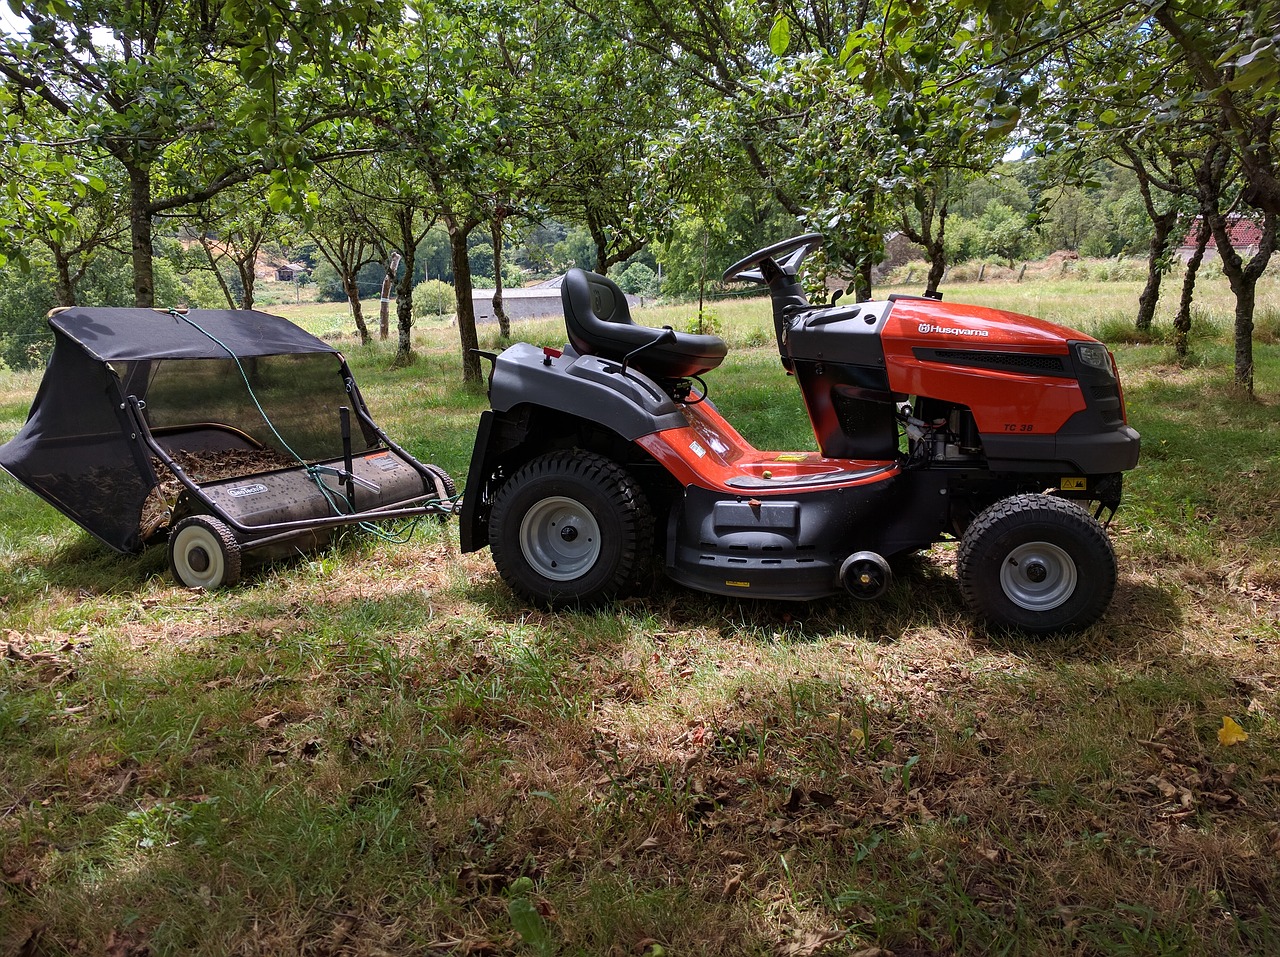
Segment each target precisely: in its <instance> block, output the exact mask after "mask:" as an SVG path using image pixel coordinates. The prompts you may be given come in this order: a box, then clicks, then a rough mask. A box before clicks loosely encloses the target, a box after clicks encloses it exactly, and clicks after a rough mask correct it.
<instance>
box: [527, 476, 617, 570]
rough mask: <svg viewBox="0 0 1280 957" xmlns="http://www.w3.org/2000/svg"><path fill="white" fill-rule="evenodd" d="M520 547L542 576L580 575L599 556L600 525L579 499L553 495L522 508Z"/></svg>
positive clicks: (530, 563) (592, 564) (533, 567)
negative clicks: (523, 511)
mask: <svg viewBox="0 0 1280 957" xmlns="http://www.w3.org/2000/svg"><path fill="white" fill-rule="evenodd" d="M520 551H521V552H523V553H524V558H525V561H527V562H528V563H529V566H530V567H531V568H532V569H533V570H534V571H535V572H537V573H538V574H539V575H541V576H542V577H543V578H549V579H550V580H552V581H557V582H565V581H571V580H572V579H575V578H581V577H582V576H583V575H585V574H586V573H587V572H588V571H590V570H591V568H592V567H593V566H594V565H595V563H596V561H597V559H599V557H600V526H599V524H598V523H597V522H596V517H595V516H594V515H592V514H591V511H590V509H588V508H587V507H586V506H585V505H583V504H582V503H581V502H579V501H577V500H576V499H572V498H566V497H565V496H563V495H553V496H550V497H548V498H544V499H542V500H541V501H539V502H538V503H537V504H535V505H534V506H533V508H531V509H529V511H527V512H525V514H524V518H523V519H522V520H521V522H520Z"/></svg>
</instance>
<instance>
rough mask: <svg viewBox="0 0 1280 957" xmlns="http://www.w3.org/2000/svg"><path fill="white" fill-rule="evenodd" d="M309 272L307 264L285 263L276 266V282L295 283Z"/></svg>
mask: <svg viewBox="0 0 1280 957" xmlns="http://www.w3.org/2000/svg"><path fill="white" fill-rule="evenodd" d="M306 272H307V267H306V264H305V263H284V264H283V265H282V264H277V265H276V282H293V281H294V280H295V279H297V278H298V277H299V276H302V275H304V274H305V273H306Z"/></svg>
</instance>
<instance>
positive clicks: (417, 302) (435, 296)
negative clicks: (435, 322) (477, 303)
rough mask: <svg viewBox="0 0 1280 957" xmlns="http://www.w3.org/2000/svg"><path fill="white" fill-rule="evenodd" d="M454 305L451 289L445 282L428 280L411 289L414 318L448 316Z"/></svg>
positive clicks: (454, 300) (454, 299)
mask: <svg viewBox="0 0 1280 957" xmlns="http://www.w3.org/2000/svg"><path fill="white" fill-rule="evenodd" d="M456 305H457V300H456V298H455V297H454V294H453V287H452V286H450V285H449V284H448V283H447V282H441V281H440V280H439V279H428V280H426V281H424V282H420V283H418V284H417V285H416V286H414V287H413V315H414V316H415V317H416V318H420V319H425V318H427V317H432V318H438V317H440V316H450V315H453V311H454V307H455V306H456Z"/></svg>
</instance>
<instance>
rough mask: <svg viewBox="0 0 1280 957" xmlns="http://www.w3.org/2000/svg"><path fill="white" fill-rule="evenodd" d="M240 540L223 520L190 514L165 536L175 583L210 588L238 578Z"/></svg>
mask: <svg viewBox="0 0 1280 957" xmlns="http://www.w3.org/2000/svg"><path fill="white" fill-rule="evenodd" d="M240 562H241V554H240V543H239V542H238V541H236V537H235V534H234V533H233V532H232V531H231V529H230V528H228V527H227V525H226V523H225V522H222V521H220V520H219V519H216V518H214V517H212V516H210V515H190V516H188V517H187V518H184V519H183V520H182V521H180V522H179V523H178V524H177V525H175V526H174V529H173V533H172V534H171V535H170V536H169V567H170V569H172V570H173V577H174V578H176V579H177V580H178V583H179V584H181V585H185V586H187V587H188V588H204V589H206V590H212V589H214V588H223V587H226V586H230V585H234V584H235V583H236V582H238V581H239V580H240Z"/></svg>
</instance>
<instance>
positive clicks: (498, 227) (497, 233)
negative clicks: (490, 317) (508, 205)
mask: <svg viewBox="0 0 1280 957" xmlns="http://www.w3.org/2000/svg"><path fill="white" fill-rule="evenodd" d="M489 233H490V236H491V238H492V240H493V314H494V316H495V317H496V318H497V320H498V335H500V336H502V338H503V339H510V338H511V320H510V319H508V318H507V312H506V310H505V309H503V308H502V217H501V216H494V217H493V219H492V221H491V222H490V223H489Z"/></svg>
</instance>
